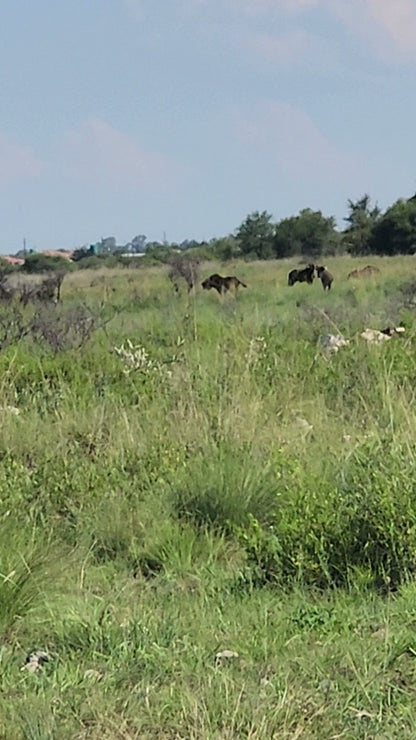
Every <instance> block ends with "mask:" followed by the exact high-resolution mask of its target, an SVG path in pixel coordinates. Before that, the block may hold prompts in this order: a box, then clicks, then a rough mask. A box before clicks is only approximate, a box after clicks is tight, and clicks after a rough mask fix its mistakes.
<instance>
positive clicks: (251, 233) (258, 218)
mask: <svg viewBox="0 0 416 740" xmlns="http://www.w3.org/2000/svg"><path fill="white" fill-rule="evenodd" d="M271 219H272V217H271V215H270V214H269V213H267V211H262V213H259V211H254V213H251V214H250V215H249V216H247V218H246V219H245V220H244V221H243V222H242V224H241V225H240V226H239V228H238V229H237V231H236V239H237V244H238V247H239V249H240V250H241V254H242V255H244V256H245V257H250V258H251V259H271V258H273V256H274V254H273V240H274V233H275V225H274V224H273V223H272V220H271Z"/></svg>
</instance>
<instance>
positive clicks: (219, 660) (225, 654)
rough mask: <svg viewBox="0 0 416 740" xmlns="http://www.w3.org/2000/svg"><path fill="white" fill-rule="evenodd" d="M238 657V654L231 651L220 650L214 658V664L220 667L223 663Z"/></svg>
mask: <svg viewBox="0 0 416 740" xmlns="http://www.w3.org/2000/svg"><path fill="white" fill-rule="evenodd" d="M238 657H239V655H238V653H235V652H234V651H233V650H221V651H220V652H219V653H217V654H216V656H215V664H216V665H222V664H223V663H226V662H228V661H229V660H235V658H238Z"/></svg>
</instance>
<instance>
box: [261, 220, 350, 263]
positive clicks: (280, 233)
mask: <svg viewBox="0 0 416 740" xmlns="http://www.w3.org/2000/svg"><path fill="white" fill-rule="evenodd" d="M339 244H340V238H339V233H338V232H337V230H336V228H335V219H334V217H333V216H329V217H326V216H323V215H322V212H321V211H312V209H311V208H304V209H303V210H302V211H300V213H299V215H298V216H291V217H289V218H284V219H282V221H280V222H279V223H278V224H277V225H276V233H275V238H274V253H275V255H276V257H277V258H281V257H291V256H292V255H296V254H299V255H304V256H305V257H317V256H318V255H321V254H322V255H325V254H335V252H336V251H337V249H338V248H339Z"/></svg>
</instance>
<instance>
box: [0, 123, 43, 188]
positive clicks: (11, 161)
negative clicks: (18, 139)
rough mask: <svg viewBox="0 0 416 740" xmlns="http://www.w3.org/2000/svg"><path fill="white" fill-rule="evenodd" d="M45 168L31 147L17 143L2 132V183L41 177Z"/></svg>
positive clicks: (0, 144)
mask: <svg viewBox="0 0 416 740" xmlns="http://www.w3.org/2000/svg"><path fill="white" fill-rule="evenodd" d="M44 169H45V165H44V163H43V162H42V161H41V160H40V159H39V158H38V157H37V156H36V154H35V153H34V152H33V150H32V149H31V148H30V147H28V146H22V145H20V144H15V143H14V142H13V141H10V139H9V138H8V137H7V136H6V135H5V134H3V133H1V132H0V185H8V184H10V183H13V182H16V181H19V180H26V179H32V178H36V177H40V175H42V173H43V172H44Z"/></svg>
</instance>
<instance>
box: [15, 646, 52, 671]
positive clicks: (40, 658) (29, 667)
mask: <svg viewBox="0 0 416 740" xmlns="http://www.w3.org/2000/svg"><path fill="white" fill-rule="evenodd" d="M50 659H51V656H50V655H48V653H45V651H44V650H35V651H34V652H33V653H30V654H29V655H28V656H27V658H26V662H25V664H24V666H22V667H21V669H20V670H21V671H29V673H37V672H38V671H40V669H41V668H42V666H43V665H45V663H48V662H49V661H50Z"/></svg>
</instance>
